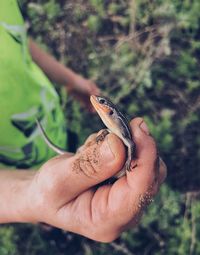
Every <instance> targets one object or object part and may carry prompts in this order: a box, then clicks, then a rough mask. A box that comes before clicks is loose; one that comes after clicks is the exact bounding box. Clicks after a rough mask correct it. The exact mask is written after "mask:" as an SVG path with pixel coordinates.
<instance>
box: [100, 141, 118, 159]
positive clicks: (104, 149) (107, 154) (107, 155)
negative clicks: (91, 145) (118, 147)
mask: <svg viewBox="0 0 200 255" xmlns="http://www.w3.org/2000/svg"><path fill="white" fill-rule="evenodd" d="M100 154H101V156H102V158H103V159H104V160H105V162H108V163H109V162H110V161H112V160H114V158H115V154H114V153H113V151H112V144H111V141H110V139H108V136H106V138H105V139H104V141H103V143H102V144H101V147H100Z"/></svg>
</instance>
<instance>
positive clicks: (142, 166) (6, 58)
mask: <svg viewBox="0 0 200 255" xmlns="http://www.w3.org/2000/svg"><path fill="white" fill-rule="evenodd" d="M0 53H1V54H0V95H1V100H0V109H1V110H0V205H1V206H0V223H11V222H29V223H30V222H31V223H38V222H44V223H47V224H49V225H52V226H55V227H58V228H62V229H65V230H68V231H72V232H75V233H79V234H81V235H84V236H87V237H89V238H91V239H94V240H98V241H103V242H109V241H112V240H113V239H115V238H116V237H117V236H119V235H120V233H121V232H122V231H124V230H126V229H128V228H130V227H132V226H134V225H135V224H137V223H138V220H139V218H140V216H141V214H142V211H143V209H144V208H145V207H146V205H148V204H149V203H150V202H151V201H152V198H153V196H154V195H155V194H156V193H157V191H158V189H159V186H160V185H161V183H162V182H163V180H164V178H165V176H166V166H165V164H164V163H163V162H162V161H161V160H158V159H159V158H158V156H157V149H156V144H155V141H154V140H153V138H152V137H151V136H150V135H149V131H148V127H147V126H146V124H145V122H144V120H143V119H141V118H136V119H134V120H132V122H131V128H132V132H133V137H134V140H135V143H136V146H137V159H136V160H135V162H134V163H135V164H136V165H137V166H136V167H135V168H134V171H131V172H130V173H127V176H124V177H122V178H120V179H119V180H117V181H116V182H115V183H114V184H112V185H111V184H110V185H103V186H100V187H99V188H98V189H95V188H94V186H95V185H97V184H99V183H101V182H103V181H104V180H106V179H108V178H110V177H111V176H113V175H114V174H116V173H117V172H118V171H119V170H120V169H121V168H122V167H123V165H124V162H125V158H126V151H125V148H124V145H123V143H122V142H121V140H120V139H119V138H118V137H116V136H115V135H113V134H109V135H107V136H106V138H105V139H104V141H102V142H100V143H96V142H95V138H96V136H97V134H93V135H91V136H90V137H89V138H88V139H87V140H86V142H85V144H84V145H83V146H82V147H81V148H80V149H79V150H78V151H77V153H76V154H72V153H66V154H64V155H62V156H57V157H55V158H53V159H50V158H52V157H53V156H54V153H53V152H52V151H51V150H50V149H49V148H48V147H47V146H46V144H45V143H44V141H43V139H42V137H41V134H40V132H39V129H38V128H37V125H36V122H35V120H36V118H37V119H39V120H40V122H41V124H42V125H43V127H44V129H45V130H46V132H47V134H48V136H49V137H50V139H51V140H53V141H54V143H55V144H57V145H59V146H60V147H62V148H66V150H67V149H68V148H67V146H66V144H67V135H66V125H70V123H66V122H65V120H64V116H63V112H62V109H61V106H60V103H59V97H58V95H57V93H56V91H55V89H54V87H53V86H52V84H51V82H50V81H52V82H55V83H57V84H60V85H61V86H65V87H66V90H67V91H68V92H69V93H72V94H74V95H76V97H77V98H78V100H79V101H81V102H82V103H83V104H84V105H85V106H86V107H87V108H88V109H90V107H91V106H90V104H89V96H90V95H91V94H99V93H100V90H99V88H98V87H97V85H96V84H95V83H93V82H92V81H90V80H88V79H85V78H83V77H82V76H80V75H78V74H76V73H75V72H73V71H72V70H70V69H69V68H67V67H65V66H63V65H62V64H60V63H59V62H57V61H56V60H55V59H54V58H53V57H51V56H50V55H49V54H47V53H45V52H44V51H43V50H41V49H40V48H39V47H38V46H37V44H36V43H35V42H34V41H33V40H31V39H27V35H26V29H25V26H24V21H23V18H22V16H21V13H20V10H19V6H18V3H17V2H16V0H3V1H1V3H0ZM94 162H96V163H94ZM14 169H18V170H20V171H13V170H14Z"/></svg>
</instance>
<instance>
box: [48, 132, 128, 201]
mask: <svg viewBox="0 0 200 255" xmlns="http://www.w3.org/2000/svg"><path fill="white" fill-rule="evenodd" d="M125 157H126V152H125V148H124V145H123V143H122V142H121V140H120V139H119V138H118V137H117V136H116V135H114V134H108V135H107V136H106V137H105V138H104V140H103V141H100V142H96V140H95V141H94V142H90V143H89V145H88V146H86V147H84V148H83V150H81V152H79V153H77V154H75V155H74V156H72V157H70V158H66V156H65V155H62V156H58V157H56V158H54V159H52V160H50V161H51V171H53V172H52V174H53V175H54V182H55V181H56V182H57V185H56V186H57V196H59V197H60V195H61V194H62V197H63V198H64V199H65V202H68V201H70V200H71V199H73V198H75V197H76V196H78V195H79V194H80V193H82V192H83V191H85V190H87V189H89V188H91V187H92V186H94V185H96V184H98V183H100V182H102V181H104V180H106V179H108V178H110V177H111V176H113V175H115V174H116V173H117V172H118V171H120V170H121V168H122V167H123V165H124V162H125ZM52 161H53V162H52ZM63 194H65V195H64V196H63ZM63 202H64V201H63Z"/></svg>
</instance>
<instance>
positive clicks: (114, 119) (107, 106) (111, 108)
mask: <svg viewBox="0 0 200 255" xmlns="http://www.w3.org/2000/svg"><path fill="white" fill-rule="evenodd" d="M90 101H91V103H92V105H93V106H94V108H95V110H96V111H97V113H98V114H99V116H100V118H101V119H102V121H103V123H104V124H105V125H106V127H107V128H108V130H109V131H110V132H112V133H114V134H115V135H117V136H118V137H119V138H120V139H121V140H122V141H123V142H124V144H125V145H126V146H127V148H128V155H127V161H126V164H125V167H124V168H123V169H122V170H121V171H120V172H119V173H118V174H117V175H116V176H115V177H117V178H119V177H121V176H123V175H124V174H125V172H126V170H127V171H130V170H131V161H132V159H133V158H134V157H135V143H134V142H133V140H132V135H131V131H130V127H129V124H128V121H127V120H126V118H125V117H124V115H123V114H122V113H121V112H120V111H119V110H118V109H117V107H116V106H115V105H114V104H113V103H112V102H111V101H110V100H109V99H107V98H105V97H101V96H95V95H92V96H91V97H90Z"/></svg>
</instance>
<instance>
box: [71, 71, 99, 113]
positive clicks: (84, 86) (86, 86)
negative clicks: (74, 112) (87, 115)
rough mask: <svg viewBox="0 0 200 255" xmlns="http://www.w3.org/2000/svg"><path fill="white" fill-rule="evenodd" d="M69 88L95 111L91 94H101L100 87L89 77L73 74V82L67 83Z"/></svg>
mask: <svg viewBox="0 0 200 255" xmlns="http://www.w3.org/2000/svg"><path fill="white" fill-rule="evenodd" d="M66 88H67V90H68V91H69V93H71V94H72V95H73V96H74V97H75V98H76V99H77V100H79V101H80V103H81V104H82V105H83V106H84V107H86V108H87V109H88V110H89V111H94V109H93V107H92V106H91V103H90V96H91V95H99V94H100V89H99V88H98V87H97V85H96V84H95V83H94V82H93V81H92V80H89V79H85V78H83V77H82V76H80V75H77V74H76V75H73V79H71V82H70V83H68V84H67V85H66Z"/></svg>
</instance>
